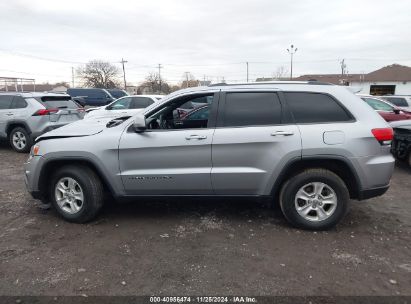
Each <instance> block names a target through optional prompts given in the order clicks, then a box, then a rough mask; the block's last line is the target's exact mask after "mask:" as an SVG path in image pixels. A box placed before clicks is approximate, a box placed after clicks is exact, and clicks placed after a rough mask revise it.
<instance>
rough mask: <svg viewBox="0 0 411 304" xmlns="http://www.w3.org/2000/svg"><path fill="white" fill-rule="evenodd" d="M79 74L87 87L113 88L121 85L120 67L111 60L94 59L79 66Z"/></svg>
mask: <svg viewBox="0 0 411 304" xmlns="http://www.w3.org/2000/svg"><path fill="white" fill-rule="evenodd" d="M77 74H78V76H79V77H80V78H81V79H82V80H83V84H84V86H86V87H92V88H103V89H112V88H116V87H118V86H119V85H120V83H119V79H118V76H119V69H118V68H117V67H116V66H115V65H113V64H111V63H110V62H106V61H102V60H92V61H90V62H89V63H87V64H86V65H85V66H84V67H80V68H78V69H77Z"/></svg>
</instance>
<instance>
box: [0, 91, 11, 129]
mask: <svg viewBox="0 0 411 304" xmlns="http://www.w3.org/2000/svg"><path fill="white" fill-rule="evenodd" d="M12 101H13V96H12V95H0V136H1V137H6V136H7V134H6V126H7V122H8V121H9V120H11V119H13V112H12V111H11V110H10V106H11V102H12Z"/></svg>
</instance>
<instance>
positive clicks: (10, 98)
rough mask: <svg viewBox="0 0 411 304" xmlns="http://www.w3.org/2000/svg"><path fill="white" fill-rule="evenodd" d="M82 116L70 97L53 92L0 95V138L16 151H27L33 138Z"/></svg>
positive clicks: (81, 111)
mask: <svg viewBox="0 0 411 304" xmlns="http://www.w3.org/2000/svg"><path fill="white" fill-rule="evenodd" d="M83 117H84V109H83V108H82V107H79V106H78V105H77V104H76V103H75V102H74V101H73V100H71V97H70V96H69V95H66V94H57V93H20V92H6V93H0V139H1V138H3V139H8V140H9V141H10V145H11V147H12V148H13V149H14V150H16V151H17V152H28V151H29V150H30V148H31V146H32V143H33V142H34V139H35V138H36V137H37V136H39V135H41V134H43V133H45V132H48V131H51V130H53V129H56V128H58V127H61V126H64V125H66V124H68V123H70V122H73V121H77V120H79V119H82V118H83Z"/></svg>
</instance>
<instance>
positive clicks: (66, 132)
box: [36, 118, 112, 142]
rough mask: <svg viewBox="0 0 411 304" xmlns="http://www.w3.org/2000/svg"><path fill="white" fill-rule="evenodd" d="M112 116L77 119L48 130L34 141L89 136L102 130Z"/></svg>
mask: <svg viewBox="0 0 411 304" xmlns="http://www.w3.org/2000/svg"><path fill="white" fill-rule="evenodd" d="M111 120H112V118H101V119H90V120H84V119H83V120H79V121H76V122H73V123H70V124H68V125H65V126H63V127H60V128H58V129H54V130H52V131H50V132H47V133H44V134H42V135H40V136H39V137H37V138H36V142H38V141H40V140H43V139H48V138H62V137H79V136H90V135H94V134H97V133H100V132H102V131H103V130H104V129H106V125H107V123H108V122H109V121H111Z"/></svg>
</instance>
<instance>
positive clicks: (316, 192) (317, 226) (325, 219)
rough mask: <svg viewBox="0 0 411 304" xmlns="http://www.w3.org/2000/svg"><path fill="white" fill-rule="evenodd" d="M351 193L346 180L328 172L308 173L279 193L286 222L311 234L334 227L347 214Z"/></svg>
mask: <svg viewBox="0 0 411 304" xmlns="http://www.w3.org/2000/svg"><path fill="white" fill-rule="evenodd" d="M349 197H350V196H349V192H348V189H347V187H346V185H345V183H344V182H343V180H342V179H341V178H340V177H339V176H338V175H336V174H335V173H333V172H331V171H329V170H325V169H308V170H305V171H303V172H301V173H299V174H297V175H295V176H293V177H291V178H290V179H289V180H288V181H287V182H286V183H285V184H284V186H283V188H282V189H281V193H280V206H281V210H282V212H283V214H284V216H285V218H286V219H287V220H288V221H289V222H290V223H291V224H292V225H294V226H296V227H298V228H302V229H309V230H325V229H329V228H331V227H334V226H335V225H336V224H337V223H338V222H339V221H340V220H341V219H342V218H343V217H344V216H345V214H346V213H347V211H348V203H349Z"/></svg>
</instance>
